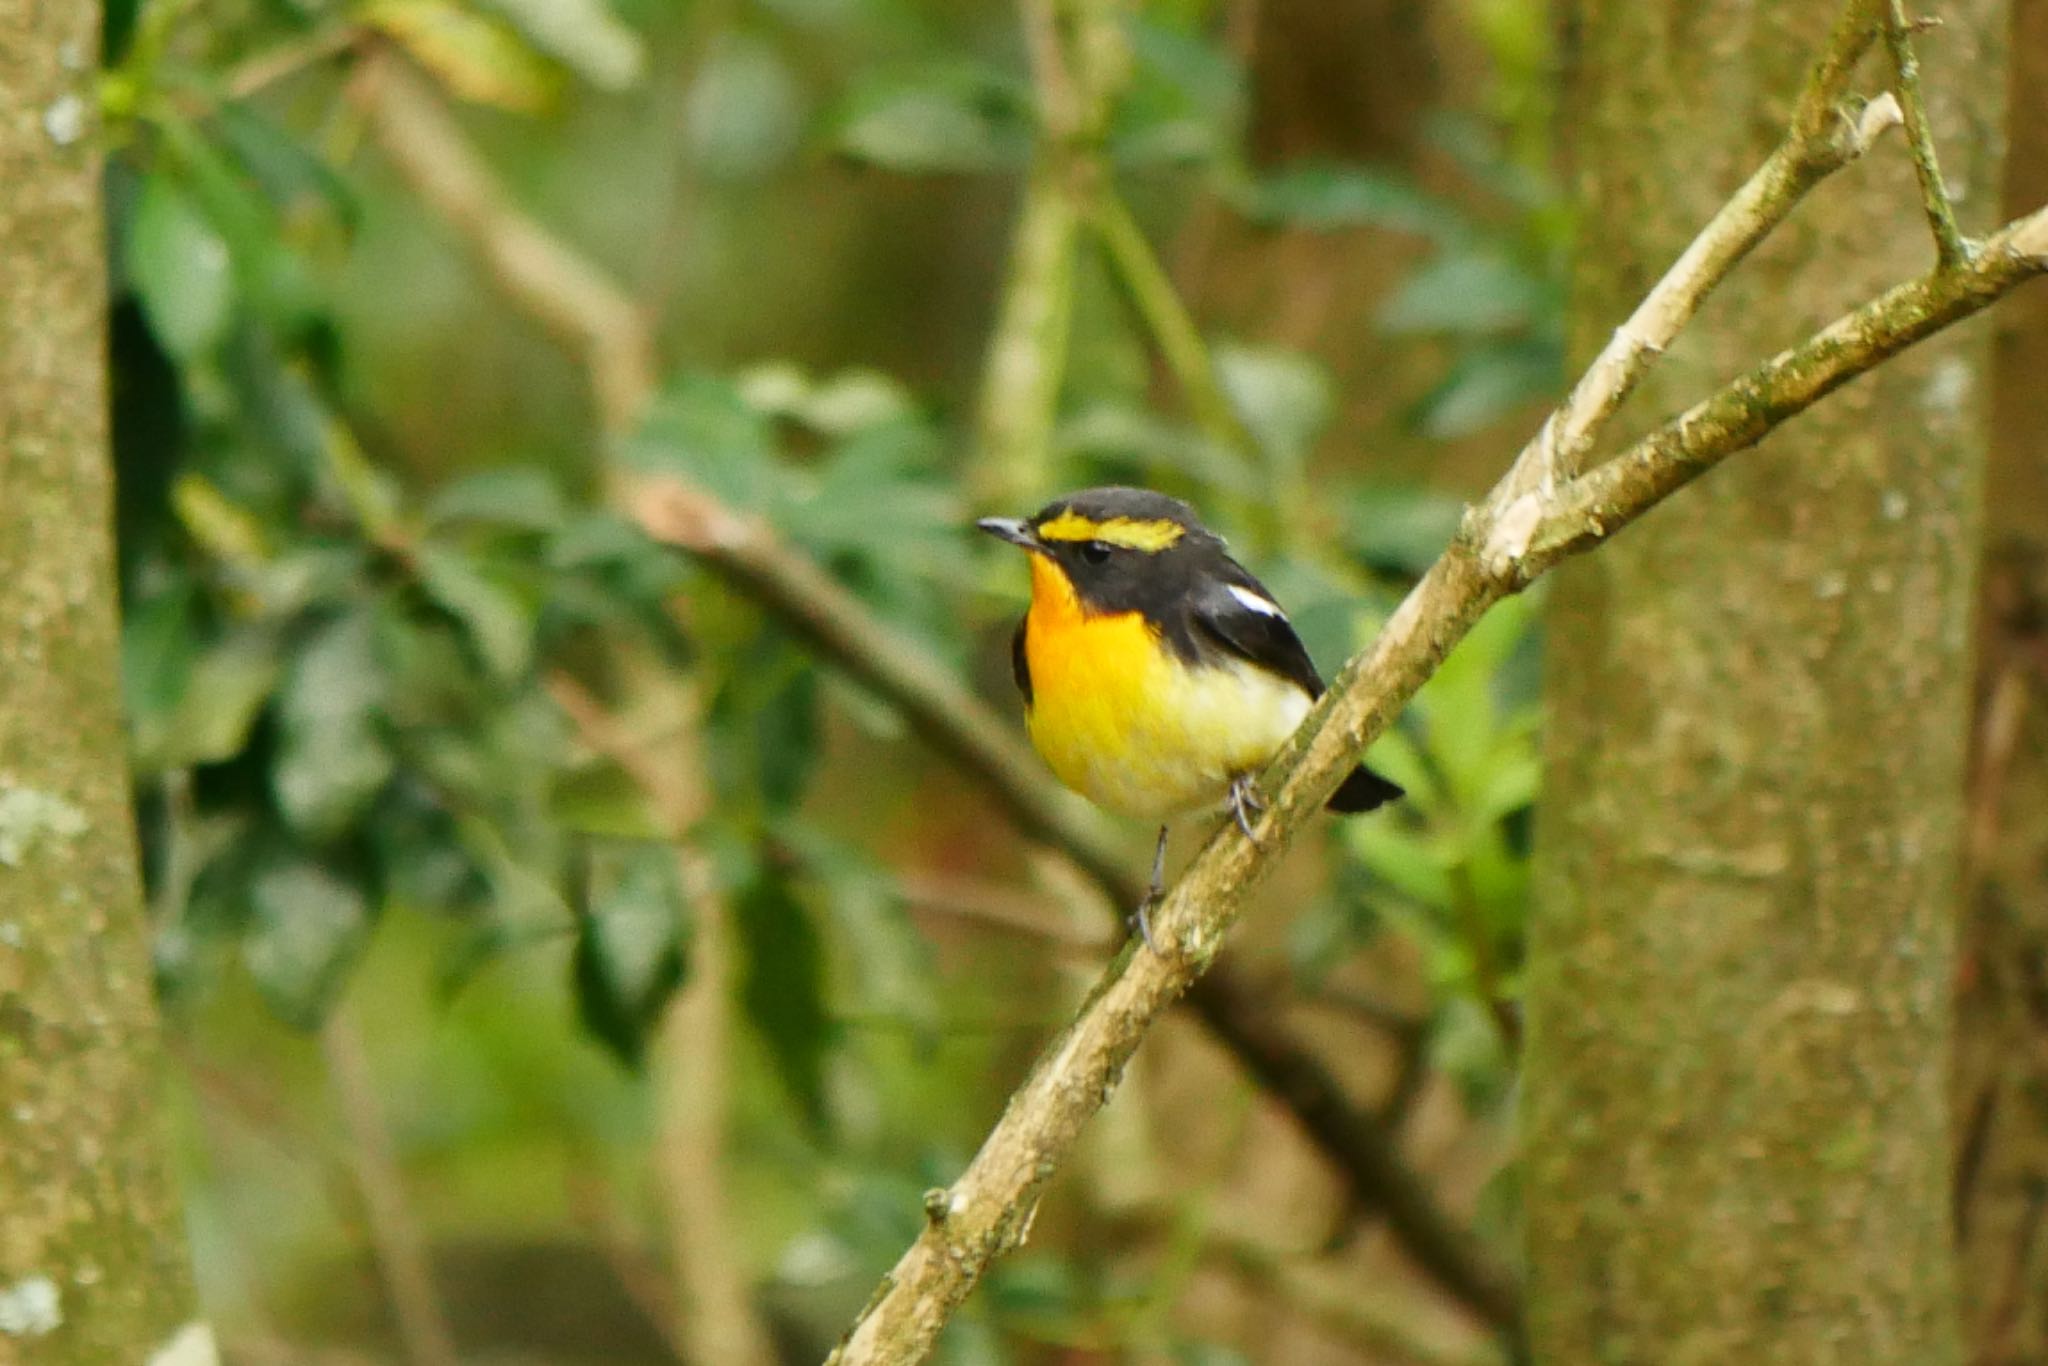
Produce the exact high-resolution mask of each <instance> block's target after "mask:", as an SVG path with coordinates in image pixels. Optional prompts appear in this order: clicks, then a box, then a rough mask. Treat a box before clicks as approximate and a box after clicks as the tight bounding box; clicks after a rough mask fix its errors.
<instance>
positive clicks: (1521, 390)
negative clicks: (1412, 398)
mask: <svg viewBox="0 0 2048 1366" xmlns="http://www.w3.org/2000/svg"><path fill="white" fill-rule="evenodd" d="M1563 378H1564V352H1563V348H1562V346H1561V345H1560V343H1559V342H1558V340H1557V339H1556V338H1554V337H1551V336H1548V335H1539V336H1535V337H1512V338H1507V339H1504V340H1489V341H1486V342H1484V343H1482V344H1481V345H1479V346H1477V347H1475V348H1473V349H1472V350H1470V351H1468V352H1466V353H1465V354H1464V355H1462V356H1460V357H1459V358H1458V359H1457V361H1456V362H1455V363H1454V364H1453V365H1452V366H1451V369H1450V373H1448V374H1446V375H1445V376H1444V378H1443V379H1442V381H1441V382H1439V383H1438V384H1437V386H1436V387H1435V388H1434V389H1432V390H1430V392H1429V393H1428V394H1426V395H1424V396H1423V398H1422V399H1421V401H1420V402H1418V403H1417V404H1416V405H1415V407H1414V408H1413V409H1412V410H1411V411H1410V412H1409V414H1408V420H1409V422H1410V423H1411V424H1412V425H1413V426H1415V427H1416V428H1417V429H1418V430H1420V431H1421V432H1422V433H1423V434H1424V435H1425V436H1430V437H1434V438H1435V439H1437V440H1439V441H1454V440H1457V439H1458V438H1460V437H1466V436H1471V435H1473V434H1474V433H1476V432H1480V431H1484V430H1485V429H1486V428H1487V427H1489V426H1491V425H1492V424H1493V423H1495V422H1497V421H1499V420H1500V419H1501V418H1503V417H1506V416H1508V415H1510V414H1511V413H1513V412H1514V411H1515V410H1516V409H1518V408H1521V407H1522V406H1523V405H1525V404H1528V403H1532V402H1535V401H1536V400H1538V399H1545V398H1549V397H1552V396H1553V395H1555V394H1556V392H1557V389H1558V385H1559V384H1560V382H1561V381H1562V380H1563Z"/></svg>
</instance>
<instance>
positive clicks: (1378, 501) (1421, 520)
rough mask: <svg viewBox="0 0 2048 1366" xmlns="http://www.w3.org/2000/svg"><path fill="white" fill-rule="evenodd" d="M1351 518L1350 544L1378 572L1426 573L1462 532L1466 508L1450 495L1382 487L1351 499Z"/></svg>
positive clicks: (1347, 531)
mask: <svg viewBox="0 0 2048 1366" xmlns="http://www.w3.org/2000/svg"><path fill="white" fill-rule="evenodd" d="M1345 506H1346V507H1347V508H1348V509H1349V511H1350V513H1351V516H1350V519H1349V521H1348V524H1347V525H1346V526H1345V529H1344V530H1345V544H1346V545H1347V547H1348V548H1349V549H1350V551H1351V553H1352V554H1354V555H1356V556H1358V557H1359V558H1360V559H1362V560H1364V561H1365V562H1366V563H1368V564H1371V565H1374V566H1376V567H1383V568H1387V569H1395V570H1399V571H1400V572H1402V573H1404V574H1420V573H1421V572H1422V571H1423V570H1425V569H1427V568H1428V567H1429V566H1430V564H1431V563H1432V562H1433V561H1434V560H1435V559H1436V557H1437V556H1438V555H1441V554H1442V553H1443V550H1444V547H1445V546H1447V545H1449V544H1450V540H1451V536H1452V535H1453V534H1454V533H1455V532H1456V531H1457V529H1458V519H1459V518H1460V517H1461V516H1463V515H1464V508H1463V505H1462V504H1461V503H1460V502H1459V501H1458V500H1457V499H1456V498H1453V497H1451V496H1450V495H1449V494H1445V493H1438V492H1436V491H1434V490H1432V489H1426V488H1421V487H1418V486H1401V485H1381V486H1378V487H1371V488H1366V489H1361V490H1360V491H1359V492H1358V494H1357V495H1356V496H1355V497H1352V498H1350V499H1348V500H1346V504H1345Z"/></svg>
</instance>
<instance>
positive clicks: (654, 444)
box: [625, 374, 777, 516]
mask: <svg viewBox="0 0 2048 1366" xmlns="http://www.w3.org/2000/svg"><path fill="white" fill-rule="evenodd" d="M625 454H626V459H627V461H628V462H629V463H631V464H633V465H635V466H637V467H638V468H640V469H643V470H645V471H646V472H648V473H650V474H661V473H664V472H669V471H673V472H674V473H676V474H679V475H681V476H682V477H684V478H686V479H688V480H690V481H691V482H692V483H695V484H699V485H701V486H703V487H704V489H706V490H707V491H708V492H710V493H711V494H713V495H715V496H716V497H718V498H720V499H722V500H723V501H725V502H727V503H730V504H732V505H733V506H735V507H740V508H745V509H748V510H750V511H755V512H762V513H767V514H770V515H771V516H772V515H773V514H774V512H775V511H776V510H777V509H776V507H775V501H774V500H775V494H776V486H775V456H776V451H775V432H774V429H773V427H772V426H771V425H770V423H769V420H768V418H767V417H765V416H763V415H762V413H761V412H760V411H759V410H757V409H756V408H754V407H753V405H751V404H749V403H748V402H747V401H746V399H744V398H743V397H741V395H740V392H739V390H738V389H736V388H734V387H733V386H732V385H731V384H728V383H726V382H725V381H724V380H721V379H715V378H712V377H711V376H708V375H695V374H686V375H680V376H678V377H677V378H675V379H674V380H672V381H670V383H669V385H668V387H667V388H666V389H664V390H663V391H662V393H661V396H660V397H659V398H657V399H656V400H655V401H654V403H653V405H652V406H651V407H650V408H649V410H648V414H647V419H646V421H645V422H644V423H643V424H642V425H641V428H640V430H639V432H638V433H637V434H636V435H635V436H634V437H633V438H632V439H631V440H630V441H628V442H627V444H626V452H625Z"/></svg>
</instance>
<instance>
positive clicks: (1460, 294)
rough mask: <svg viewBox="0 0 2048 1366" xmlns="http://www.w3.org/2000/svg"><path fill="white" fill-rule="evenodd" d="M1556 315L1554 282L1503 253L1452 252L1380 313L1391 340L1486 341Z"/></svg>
mask: <svg viewBox="0 0 2048 1366" xmlns="http://www.w3.org/2000/svg"><path fill="white" fill-rule="evenodd" d="M1557 311H1558V301H1557V298H1556V292H1555V291H1554V290H1553V288H1552V287H1551V285H1550V283H1549V282H1548V281H1546V280H1544V279H1543V278H1541V277H1540V276H1537V275H1534V274H1532V273H1530V272H1529V271H1528V270H1527V269H1525V268H1524V267H1523V266H1521V265H1519V264H1518V263H1516V262H1515V261H1513V260H1511V259H1509V258H1508V257H1507V256H1506V255H1505V254H1504V253H1502V252H1499V251H1495V250H1492V249H1488V248H1474V249H1470V250H1464V249H1459V250H1450V251H1445V252H1443V253H1441V254H1439V255H1438V256H1437V257H1436V258H1435V259H1433V260H1432V261H1430V263H1429V264H1428V265H1426V266H1424V267H1423V268H1422V269H1421V270H1418V271H1417V272H1415V274H1413V275H1411V276H1409V277H1408V281H1407V283H1406V284H1404V285H1402V286H1401V288H1400V290H1399V292H1397V293H1396V294H1395V295H1394V297H1393V298H1392V299H1390V300H1388V301H1387V304H1386V307H1384V308H1382V309H1381V310H1380V316H1379V325H1380V330H1381V331H1382V332H1385V333H1387V334H1389V335H1391V336H1397V337H1398V336H1413V335H1417V334H1421V333H1449V334H1451V335H1457V336H1486V335H1491V334H1497V333H1502V332H1512V331H1515V330H1517V329H1520V328H1526V327H1529V326H1531V325H1532V324H1534V323H1536V322H1539V321H1541V320H1542V319H1545V318H1548V317H1551V316H1553V315H1555V314H1556V313H1557Z"/></svg>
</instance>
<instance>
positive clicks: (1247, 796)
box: [1229, 774, 1266, 844]
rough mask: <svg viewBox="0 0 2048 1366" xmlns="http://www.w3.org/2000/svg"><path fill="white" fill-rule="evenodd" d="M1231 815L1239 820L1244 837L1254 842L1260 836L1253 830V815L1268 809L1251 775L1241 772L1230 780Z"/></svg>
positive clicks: (1238, 823) (1257, 840)
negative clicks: (1260, 797) (1254, 785)
mask: <svg viewBox="0 0 2048 1366" xmlns="http://www.w3.org/2000/svg"><path fill="white" fill-rule="evenodd" d="M1229 806H1230V815H1231V818H1232V819H1233V820H1235V821H1236V822H1237V828H1238V829H1240V830H1242V831H1244V837H1245V838H1246V839H1248V840H1250V841H1251V842H1252V843H1253V844H1257V843H1258V842H1259V837H1258V836H1257V835H1256V834H1254V833H1253V832H1252V816H1253V815H1255V814H1257V813H1259V812H1263V811H1264V810H1265V809H1266V804H1265V802H1263V801H1261V800H1260V799H1259V793H1258V789H1257V788H1255V787H1253V786H1252V780H1251V778H1250V776H1249V775H1244V774H1240V775H1239V776H1237V777H1235V778H1232V779H1231V780H1230V799H1229Z"/></svg>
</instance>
